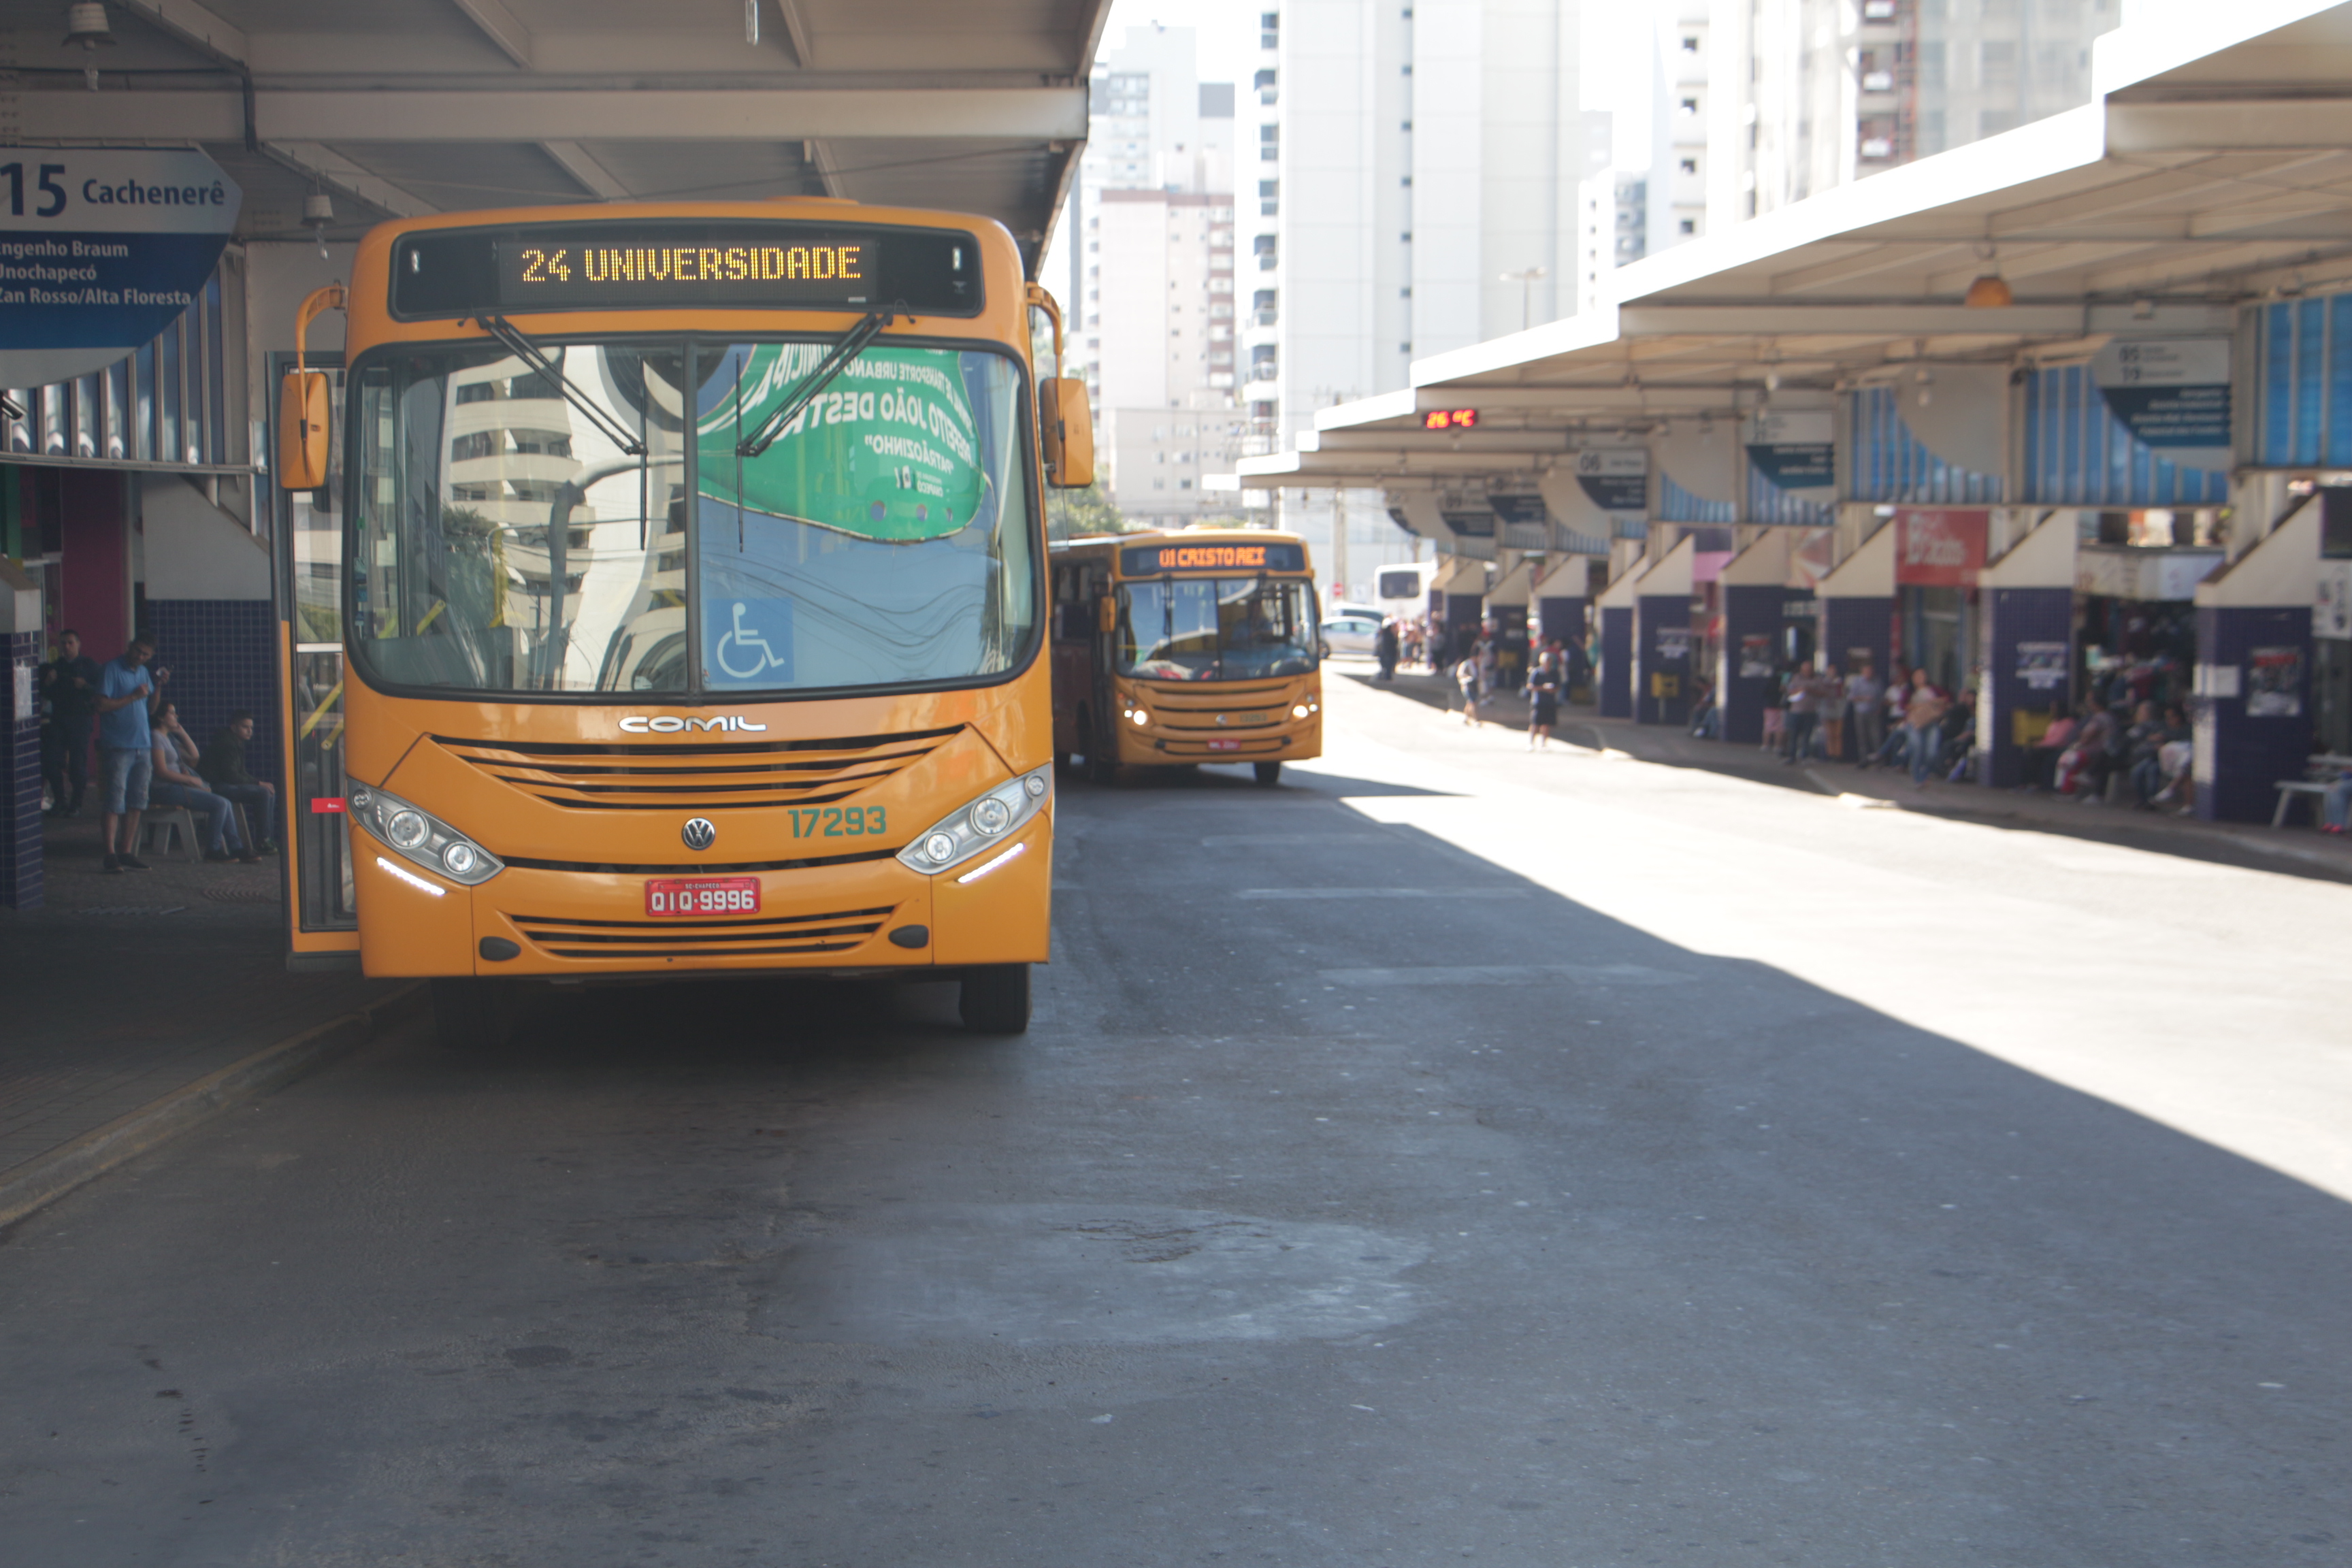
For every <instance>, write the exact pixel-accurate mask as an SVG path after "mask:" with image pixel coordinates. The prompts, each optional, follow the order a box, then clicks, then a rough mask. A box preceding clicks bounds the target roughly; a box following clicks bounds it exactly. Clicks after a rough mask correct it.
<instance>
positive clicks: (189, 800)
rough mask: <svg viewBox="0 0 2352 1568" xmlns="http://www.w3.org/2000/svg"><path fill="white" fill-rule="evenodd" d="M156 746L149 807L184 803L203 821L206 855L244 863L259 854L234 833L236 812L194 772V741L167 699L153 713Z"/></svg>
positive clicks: (252, 861)
mask: <svg viewBox="0 0 2352 1568" xmlns="http://www.w3.org/2000/svg"><path fill="white" fill-rule="evenodd" d="M152 736H153V740H154V748H155V782H154V783H153V784H150V785H149V786H148V788H147V802H148V804H149V805H151V806H173V805H177V806H184V807H186V808H187V810H188V811H189V812H190V813H192V814H193V815H194V816H196V817H198V818H199V819H201V820H202V821H203V823H204V827H203V829H202V831H203V833H204V836H205V859H207V860H226V859H229V858H232V856H234V858H236V859H239V860H242V861H244V862H245V863H246V864H247V865H248V866H251V865H257V864H259V863H260V860H261V857H260V856H258V855H257V854H255V853H254V852H253V847H252V846H251V845H249V844H247V843H245V842H244V841H243V840H242V839H240V838H238V837H237V835H236V812H235V811H233V810H231V809H230V807H229V803H228V802H227V800H226V799H225V798H223V797H222V796H220V795H215V794H214V793H213V792H212V790H211V789H210V788H209V787H208V786H207V785H206V784H205V781H204V780H203V779H202V778H201V777H199V776H198V775H197V773H196V761H197V756H198V753H197V751H196V743H195V742H194V741H192V740H190V739H189V738H188V732H187V731H185V730H184V729H183V728H181V726H180V712H179V710H178V708H177V707H176V706H174V705H173V704H172V703H169V702H166V703H164V704H163V708H162V709H161V710H159V711H158V712H157V713H156V715H155V722H154V726H153V730H152Z"/></svg>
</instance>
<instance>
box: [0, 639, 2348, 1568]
mask: <svg viewBox="0 0 2352 1568" xmlns="http://www.w3.org/2000/svg"><path fill="white" fill-rule="evenodd" d="M1331 688H1332V689H1331V693H1330V710H1331V712H1332V715H1333V722H1334V742H1333V754H1332V756H1331V757H1330V758H1328V760H1327V761H1326V762H1325V763H1320V764H1318V765H1317V766H1316V767H1315V768H1314V769H1312V770H1308V769H1294V770H1292V772H1291V773H1290V774H1289V775H1287V776H1286V779H1285V783H1284V785H1283V787H1281V788H1279V789H1276V790H1263V789H1259V788H1256V787H1255V786H1254V785H1252V784H1249V783H1248V782H1247V781H1246V778H1245V776H1244V775H1242V774H1239V773H1234V772H1225V773H1216V772H1211V773H1201V774H1183V775H1177V776H1173V777H1168V778H1138V779H1131V780H1129V781H1128V782H1126V783H1125V784H1122V785H1121V786H1120V787H1118V788H1115V789H1110V790H1100V789H1092V788H1089V787H1087V785H1085V784H1082V783H1079V782H1076V781H1071V782H1067V783H1066V784H1064V786H1063V794H1062V796H1061V801H1060V813H1061V816H1060V830H1061V831H1060V844H1059V850H1058V859H1057V867H1056V880H1057V883H1059V884H1060V885H1061V890H1060V891H1059V893H1058V894H1057V907H1056V924H1057V932H1058V934H1057V956H1056V962H1055V964H1054V965H1053V966H1052V968H1051V970H1050V971H1048V972H1046V973H1045V979H1044V981H1043V983H1042V984H1041V991H1040V997H1041V1001H1040V1017H1039V1019H1038V1022H1037V1024H1036V1026H1035V1027H1034V1030H1033V1032H1032V1033H1031V1034H1030V1035H1029V1036H1028V1037H1026V1038H1025V1039H1023V1040H1019V1041H1009V1042H1003V1041H981V1040H975V1039H973V1038H971V1037H966V1036H963V1035H961V1034H960V1033H959V1032H958V1031H957V1030H956V1028H955V1027H954V1026H953V1024H952V1014H953V1007H952V995H951V994H950V993H948V992H946V991H944V990H942V989H940V988H930V989H928V990H921V991H912V992H905V993H899V994H895V995H894V994H887V993H882V992H878V991H863V990H856V989H850V988H826V987H818V986H809V985H747V986H741V987H727V988H723V989H722V988H716V987H705V988H690V989H677V990H667V991H650V990H648V991H636V992H628V993H597V994H575V995H573V996H572V997H569V998H567V999H565V1000H563V1001H562V1002H561V1003H558V1004H556V1005H551V1006H550V1007H549V1008H547V1009H545V1010H544V1011H542V1012H541V1013H540V1014H539V1015H537V1016H535V1017H534V1018H533V1019H532V1020H531V1022H530V1025H529V1026H528V1027H527V1029H526V1030H525V1032H524V1034H523V1036H522V1037H521V1038H520V1039H519V1040H518V1041H517V1042H516V1043H515V1044H514V1045H513V1046H512V1047H509V1048H508V1049H506V1050H504V1051H502V1052H499V1053H497V1054H494V1055H489V1056H483V1057H478V1058H453V1057H451V1056H449V1055H446V1054H444V1053H442V1052H440V1051H438V1050H436V1048H435V1047H433V1045H432V1044H431V1043H430V1042H429V1041H428V1040H427V1039H426V1038H425V1037H424V1036H423V1034H422V1032H421V1031H412V1032H410V1033H408V1034H405V1035H402V1036H399V1037H394V1038H390V1039H387V1040H385V1041H383V1042H382V1043H380V1044H379V1045H377V1046H375V1047H372V1048H370V1049H369V1050H368V1051H367V1052H366V1053H365V1054H363V1055H362V1056H360V1057H357V1058H352V1059H351V1060H348V1061H346V1062H344V1063H342V1064H341V1065H340V1066H338V1067H336V1068H331V1069H330V1070H327V1071H324V1072H321V1073H320V1074H319V1075H317V1076H315V1077H313V1078H311V1079H307V1080H305V1081H302V1082H300V1083H298V1084H296V1085H294V1086H292V1087H290V1088H289V1089H285V1090H283V1091H281V1092H279V1093H278V1094H276V1095H274V1096H272V1097H270V1098H269V1099H268V1100H264V1101H262V1102H260V1103H258V1104H257V1105H254V1106H252V1107H249V1108H247V1109H244V1110H238V1111H236V1112H234V1113H232V1114H231V1115H229V1116H228V1117H226V1118H225V1119H223V1120H221V1121H215V1122H214V1123H212V1124H210V1125H208V1126H207V1127H205V1128H204V1129H202V1130H200V1131H197V1132H195V1133H194V1134H192V1135H190V1136H188V1137H186V1138H184V1139H183V1140H182V1141H181V1142H178V1143H176V1144H174V1145H173V1146H171V1147H170V1148H168V1149H166V1150H163V1151H162V1152H158V1153H156V1154H154V1155H152V1156H150V1157H148V1158H147V1159H145V1160H144V1161H142V1162H141V1163H138V1164H136V1165H134V1166H132V1167H130V1168H128V1169H126V1170H125V1171H123V1172H121V1173H117V1174H115V1175H113V1176H111V1177H109V1178H107V1179H106V1180H104V1181H101V1182H100V1183H98V1184H95V1185H93V1186H92V1187H89V1188H87V1189H85V1190H83V1191H82V1192H81V1193H79V1194H77V1195H75V1196H74V1197H72V1198H70V1199H68V1200H67V1201H66V1202H64V1203H63V1204H61V1205H58V1206H57V1207H55V1208H53V1209H51V1210H49V1211H47V1212H46V1213H44V1214H43V1215H38V1216H37V1217H36V1218H34V1219H33V1220H31V1221H29V1222H27V1223H26V1225H24V1226H20V1227H19V1228H18V1229H17V1230H16V1232H15V1233H14V1234H13V1235H12V1236H10V1237H7V1238H6V1239H5V1243H4V1244H0V1542H5V1546H0V1557H4V1558H5V1560H6V1561H7V1562H8V1563H12V1564H15V1563H22V1564H27V1565H39V1568H50V1565H58V1568H65V1565H76V1568H79V1565H82V1564H175V1565H176V1564H189V1565H194V1564H205V1565H210V1564H222V1565H227V1564H237V1565H240V1568H242V1565H247V1564H257V1563H264V1564H275V1563H285V1564H303V1565H321V1568H328V1565H341V1564H371V1565H373V1564H386V1563H397V1564H436V1565H438V1564H508V1563H512V1564H558V1563H560V1564H564V1565H566V1568H589V1565H600V1564H607V1563H611V1564H623V1563H628V1564H639V1563H659V1564H667V1563H681V1564H683V1563H692V1564H702V1563H758V1564H781V1565H790V1568H817V1565H825V1564H830V1565H839V1568H914V1565H919V1568H934V1565H940V1568H945V1565H973V1568H999V1565H1003V1568H1015V1565H1018V1568H1063V1565H1069V1568H1080V1565H1085V1568H1148V1565H1157V1564H1163V1563H1164V1564H1174V1563H1224V1562H1245V1563H1299V1564H1323V1563H1329V1564H1334V1565H1339V1564H1344V1565H1346V1568H1382V1565H1387V1568H1411V1565H1420V1564H1428V1563H1440V1562H1446V1563H1453V1562H1463V1561H1471V1562H1482V1563H1496V1564H1512V1565H1517V1564H1526V1565H1528V1568H1586V1565H1600V1564H1619V1563H1672V1564H1675V1565H1677V1568H1705V1565H1715V1564H1724V1565H1743V1568H1744V1565H1749V1564H1763V1563H1794V1564H1805V1565H1809V1568H1815V1565H1818V1568H1847V1565H1852V1568H1866V1565H1867V1568H1876V1565H1902V1568H1927V1565H1940V1564H1952V1565H1955V1568H1958V1565H1962V1564H1966V1565H1969V1568H1985V1565H1999V1568H2011V1565H2014V1568H2049V1565H2053V1564H2065V1565H2067V1568H2106V1565H2124V1564H2130V1565H2135V1568H2137V1565H2142V1564H2145V1565H2148V1568H2158V1565H2162V1568H2179V1565H2183V1564H2231V1565H2233V1568H2234V1565H2242V1564H2272V1563H2279V1564H2305V1563H2308V1564H2315V1565H2317V1564H2325V1563H2342V1562H2343V1561H2345V1559H2346V1554H2347V1549H2348V1543H2352V1508H2347V1493H2352V1489H2347V1484H2346V1481H2347V1476H2346V1463H2347V1456H2346V1455H2345V1453H2344V1451H2343V1448H2344V1441H2343V1439H2344V1420H2345V1413H2346V1411H2347V1408H2352V1402H2347V1370H2348V1369H2352V1263H2347V1259H2352V1219H2347V1207H2346V1201H2345V1200H2346V1194H2352V1150H2347V1142H2352V1132H2348V1131H2347V1127H2352V1116H2347V1109H2348V1108H2352V1058H2347V1053H2346V1052H2345V1051H2344V1050H2343V1048H2342V1041H2343V1038H2344V1029H2343V1026H2342V1023H2341V1019H2342V1003H2341V999H2342V979H2341V977H2342V973H2343V968H2342V964H2341V963H2340V958H2339V956H2338V955H2339V954H2340V951H2341V933H2342V932H2343V931H2344V930H2345V929H2346V916H2347V912H2352V889H2344V888H2340V887H2336V886H2334V885H2332V884H2324V883H2317V882H2310V881H2304V880H2298V879H2293V878H2287V877H2280V876H2272V875H2267V874H2264V873H2261V872H2255V871H2246V870H2240V869H2235V868H2224V867H2215V866H2210V865H2203V864H2198V863H2194V862H2185V861H2175V860H2171V859H2168V858H2164V857H2160V856H2155V855H2147V854H2142V853H2139V852H2137V851H2133V850H2128V849H2121V848H2114V847H2105V846H2096V845H2084V844H2082V843H2080V842H2076V841H2072V840H2063V839H2054V838H2050V837H2045V836H2041V835H2035V834H2031V833H2018V832H2002V831H1999V830H1995V829H1991V828H1984V827H1976V826H1966V825H1958V824H1953V823H1948V822H1935V821H1928V820H1924V819H1921V818H1918V817H1915V816H1908V815H1906V814H1902V813H1895V812H1885V811H1866V812H1865V811H1850V810H1846V809H1843V808H1842V807H1840V806H1839V805H1837V804H1836V803H1835V802H1834V801H1832V800H1829V799H1826V798H1820V799H1816V798H1811V797H1806V796H1803V795H1796V794H1794V793H1792V792H1789V791H1785V790H1774V789H1769V788H1766V787H1764V786H1760V785H1756V784H1746V783H1742V782H1741V781H1738V780H1727V779H1721V778H1712V777H1708V776H1706V775H1701V774H1695V773H1689V772H1688V771H1680V772H1677V771H1675V770H1668V769H1659V768H1652V767H1649V766H1647V765H1645V764H1642V763H1633V762H1628V761H1622V760H1615V759H1609V758H1604V757H1601V756H1600V755H1597V754H1595V753H1591V752H1569V751H1561V752H1554V753H1550V754H1547V755H1541V756H1530V755H1528V754H1527V753H1526V752H1525V751H1524V750H1523V749H1521V748H1520V747H1519V743H1518V742H1517V740H1516V739H1514V738H1511V737H1507V736H1504V735H1499V734H1495V733H1491V732H1489V733H1478V734H1471V733H1467V732H1465V731H1461V730H1459V729H1458V728H1455V727H1449V726H1447V725H1446V724H1444V722H1443V721H1440V720H1439V719H1438V718H1437V716H1435V715H1433V714H1432V713H1431V712H1430V711H1429V710H1425V709H1422V708H1420V707H1418V706H1416V705H1413V704H1411V703H1408V702H1405V701H1403V700H1401V699H1397V698H1394V697H1391V696H1387V695H1384V694H1380V693H1376V692H1372V691H1369V690H1366V689H1363V688H1361V687H1360V686H1358V685H1357V684H1355V683H1353V682H1351V681H1349V680H1347V679H1340V678H1337V677H1335V678H1334V679H1333V680H1332V682H1331Z"/></svg>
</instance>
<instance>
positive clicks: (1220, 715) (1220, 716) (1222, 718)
mask: <svg viewBox="0 0 2352 1568" xmlns="http://www.w3.org/2000/svg"><path fill="white" fill-rule="evenodd" d="M1224 721H1225V716H1224V715H1223V714H1222V713H1220V714H1218V715H1217V722H1218V723H1220V724H1222V723H1223V722H1224Z"/></svg>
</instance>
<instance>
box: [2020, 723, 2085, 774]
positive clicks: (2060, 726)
mask: <svg viewBox="0 0 2352 1568" xmlns="http://www.w3.org/2000/svg"><path fill="white" fill-rule="evenodd" d="M2075 728H2076V724H2075V720H2074V715H2073V714H2071V713H2068V712H2065V711H2063V710H2061V711H2060V712H2059V714H2058V716H2057V718H2056V719H2055V720H2053V721H2052V723H2051V725H2050V728H2048V729H2047V730H2044V731H2042V739H2040V740H2038V741H2031V742H2027V743H2026V746H2025V757H2024V764H2025V776H2024V778H2022V779H2021V780H2020V781H2019V783H2018V786H2017V787H2018V788H2020V789H2050V788H2052V787H2053V786H2054V785H2055V784H2056V783H2057V779H2058V759H2059V758H2060V757H2061V756H2063V754H2064V753H2065V751H2066V748H2067V746H2068V745H2069V744H2070V743H2072V742H2073V741H2074V731H2075Z"/></svg>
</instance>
